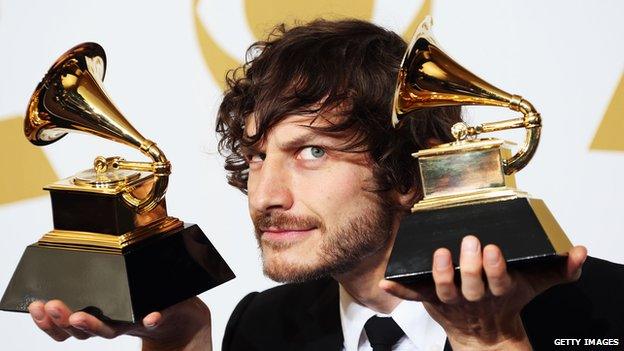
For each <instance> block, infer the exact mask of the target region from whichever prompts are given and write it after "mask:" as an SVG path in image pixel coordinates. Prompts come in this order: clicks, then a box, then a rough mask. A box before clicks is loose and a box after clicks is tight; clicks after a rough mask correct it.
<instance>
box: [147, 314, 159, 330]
mask: <svg viewBox="0 0 624 351" xmlns="http://www.w3.org/2000/svg"><path fill="white" fill-rule="evenodd" d="M162 321H163V315H162V313H160V312H152V313H150V314H148V315H147V316H145V318H143V326H144V327H145V328H148V329H152V328H156V327H157V326H158V325H160V324H161V323H162Z"/></svg>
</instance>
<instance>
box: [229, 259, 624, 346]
mask: <svg viewBox="0 0 624 351" xmlns="http://www.w3.org/2000/svg"><path fill="white" fill-rule="evenodd" d="M522 321H523V323H524V326H525V329H526V332H527V334H528V336H529V339H530V340H531V344H532V345H533V348H534V349H535V350H575V349H583V348H572V347H569V346H556V345H555V344H554V340H555V339H558V338H593V339H596V338H611V339H613V338H619V346H611V347H606V346H598V347H594V349H599V350H621V349H624V266H622V265H619V264H614V263H610V262H607V261H603V260H599V259H596V258H591V257H589V258H588V259H587V261H586V262H585V265H584V266H583V274H582V275H581V278H580V279H579V280H578V281H577V282H575V283H571V284H565V285H559V286H555V287H553V288H551V289H549V290H548V291H546V292H544V293H542V294H541V295H539V296H537V297H536V298H535V299H534V300H533V301H531V303H529V304H528V305H527V306H526V307H525V308H524V310H523V311H522ZM342 344H343V338H342V330H341V324H340V312H339V300H338V283H337V282H336V281H334V280H333V279H321V280H316V281H311V282H306V283H301V284H286V285H282V286H278V287H275V288H273V289H269V290H267V291H264V292H261V293H257V292H254V293H251V294H249V295H247V296H245V298H243V299H242V300H241V301H240V302H239V304H238V306H237V307H236V309H235V310H234V312H233V313H232V316H231V317H230V320H229V322H228V324H227V327H226V330H225V336H224V339H223V346H222V349H223V350H227V351H239V350H241V351H242V350H245V351H253V350H293V351H294V350H296V351H306V350H336V351H340V350H341V348H342ZM445 350H451V348H450V346H449V345H448V341H447V344H446V345H445Z"/></svg>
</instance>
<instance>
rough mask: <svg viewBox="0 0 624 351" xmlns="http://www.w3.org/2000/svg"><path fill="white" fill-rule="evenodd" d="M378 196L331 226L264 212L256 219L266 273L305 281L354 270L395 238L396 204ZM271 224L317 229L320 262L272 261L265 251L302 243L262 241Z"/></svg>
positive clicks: (278, 278) (290, 280)
mask: <svg viewBox="0 0 624 351" xmlns="http://www.w3.org/2000/svg"><path fill="white" fill-rule="evenodd" d="M377 196H378V199H377V201H374V202H373V203H372V204H371V206H370V208H368V209H367V210H365V211H362V213H359V214H354V215H351V216H345V217H346V218H345V220H344V221H343V222H342V223H339V224H337V225H336V226H335V227H327V226H326V225H325V223H324V222H323V221H322V220H321V219H319V218H317V217H312V216H306V217H302V216H297V217H295V216H292V215H289V214H286V213H284V212H269V213H263V214H260V215H257V216H254V217H253V218H252V220H253V223H254V228H255V233H256V239H257V241H258V246H259V248H260V251H261V252H262V260H263V271H264V274H265V275H266V276H267V277H269V278H271V279H272V280H274V281H277V282H282V283H285V282H288V283H294V282H304V281H309V280H313V279H319V278H322V277H326V276H334V275H337V274H341V273H345V272H348V271H350V270H352V269H353V268H354V267H355V266H356V265H358V263H360V262H361V261H362V260H363V259H365V258H367V257H369V256H370V255H372V254H374V253H376V252H378V251H379V250H380V249H382V248H384V247H386V245H387V244H388V242H389V241H390V239H391V237H392V224H393V217H394V216H393V214H394V211H393V210H394V207H393V206H392V205H389V203H388V201H386V199H384V198H383V196H379V195H377ZM268 227H292V228H317V229H318V230H319V231H320V235H321V244H320V245H319V247H318V248H317V249H316V250H318V257H319V259H318V261H317V262H316V263H315V264H304V263H301V264H295V263H287V262H281V261H280V260H277V262H274V260H272V261H271V262H269V261H270V260H268V259H267V258H266V257H265V255H266V252H265V250H267V249H269V250H272V251H275V252H280V251H284V250H288V249H289V248H290V247H292V246H294V245H297V244H298V243H280V242H277V243H276V242H269V241H263V240H262V230H261V229H260V228H268Z"/></svg>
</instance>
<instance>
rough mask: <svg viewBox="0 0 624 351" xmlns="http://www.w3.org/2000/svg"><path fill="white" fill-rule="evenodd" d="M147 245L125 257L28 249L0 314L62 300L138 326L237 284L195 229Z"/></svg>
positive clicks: (190, 227) (192, 226)
mask: <svg viewBox="0 0 624 351" xmlns="http://www.w3.org/2000/svg"><path fill="white" fill-rule="evenodd" d="M148 240H149V241H146V242H145V243H141V244H139V245H137V247H136V248H132V249H130V250H129V251H128V252H126V253H123V254H110V253H100V252H92V251H78V250H70V249H59V248H50V247H45V246H38V245H37V244H33V245H30V246H28V247H27V248H26V251H25V252H24V254H23V256H22V258H21V260H20V262H19V264H18V267H17V269H16V271H15V273H14V274H13V278H11V281H10V282H9V285H8V287H7V289H6V291H5V293H4V296H3V297H2V300H1V301H0V309H1V310H5V311H16V312H27V311H28V310H27V308H28V305H29V304H30V303H31V302H33V301H35V300H43V301H48V300H52V299H59V300H62V301H64V302H65V303H66V304H67V305H68V306H69V307H70V308H71V309H72V310H85V311H88V312H89V313H92V314H94V315H96V316H98V317H100V318H103V319H105V320H110V321H117V322H132V323H134V322H137V321H140V320H141V319H142V318H143V317H145V316H146V315H147V314H148V313H150V312H153V311H160V310H162V309H164V308H167V307H169V306H171V305H173V304H176V303H178V302H181V301H183V300H185V299H188V298H190V297H192V296H195V295H198V294H200V293H202V292H204V291H206V290H209V289H211V288H213V287H215V286H217V285H220V284H223V283H224V282H226V281H228V280H230V279H233V278H234V273H232V271H231V270H230V268H229V267H228V265H227V263H225V261H224V260H223V258H222V257H221V256H220V255H219V253H218V252H217V250H216V249H215V248H214V246H212V244H211V243H210V241H209V240H208V239H207V238H206V236H205V235H204V233H203V232H202V231H201V229H200V228H199V227H198V226H197V225H195V224H189V223H185V225H184V227H183V228H180V229H176V230H174V231H173V232H171V233H169V234H167V235H163V236H161V237H158V238H155V239H148Z"/></svg>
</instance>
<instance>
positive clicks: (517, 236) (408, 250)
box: [385, 198, 572, 284]
mask: <svg viewBox="0 0 624 351" xmlns="http://www.w3.org/2000/svg"><path fill="white" fill-rule="evenodd" d="M469 234H472V235H475V236H476V237H477V238H479V240H480V242H481V246H482V247H485V246H486V245H488V244H495V245H497V246H498V247H500V249H501V251H502V252H503V255H504V257H505V260H506V261H507V266H508V267H514V268H518V267H520V266H524V265H537V264H549V263H550V262H551V261H560V260H561V259H563V258H565V256H564V255H566V254H567V252H568V251H569V250H570V248H571V247H572V244H571V243H570V240H569V239H568V238H567V236H566V235H565V233H564V232H563V230H562V229H561V227H560V226H559V224H557V222H556V220H555V218H554V217H553V216H552V214H551V213H550V211H548V208H547V207H546V205H545V204H544V202H543V201H542V200H539V199H533V198H515V199H511V200H503V201H496V202H488V203H478V204H470V205H464V206H456V207H448V208H442V209H435V210H429V211H417V212H414V213H412V214H410V215H407V216H406V217H405V218H404V219H403V220H402V222H401V226H400V228H399V231H398V233H397V237H396V241H395V243H394V247H393V249H392V254H391V256H390V260H389V262H388V266H387V268H386V273H385V277H386V279H389V280H393V281H397V282H400V283H404V284H410V283H415V282H418V281H423V280H432V279H433V278H432V273H431V267H432V263H433V253H434V251H435V250H436V249H438V248H441V247H445V248H447V249H449V250H450V251H451V254H452V258H453V266H454V267H455V270H456V271H457V270H459V253H460V245H461V240H462V238H463V237H464V236H466V235H469Z"/></svg>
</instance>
